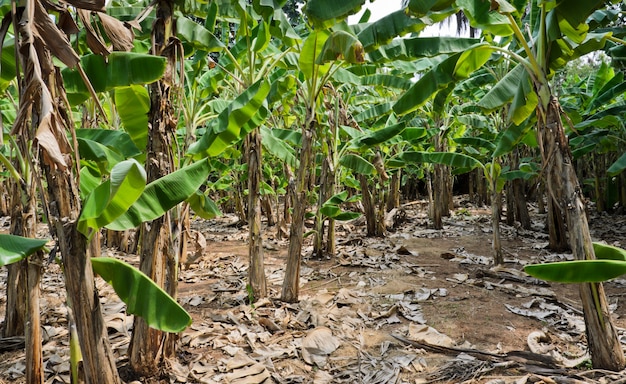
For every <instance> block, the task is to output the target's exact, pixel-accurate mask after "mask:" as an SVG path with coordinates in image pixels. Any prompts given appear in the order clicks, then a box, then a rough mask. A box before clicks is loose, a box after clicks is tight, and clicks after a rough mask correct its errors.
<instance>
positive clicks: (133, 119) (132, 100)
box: [114, 85, 150, 150]
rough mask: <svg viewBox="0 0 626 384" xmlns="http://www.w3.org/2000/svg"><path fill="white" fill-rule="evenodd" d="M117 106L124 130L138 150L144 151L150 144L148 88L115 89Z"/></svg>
mask: <svg viewBox="0 0 626 384" xmlns="http://www.w3.org/2000/svg"><path fill="white" fill-rule="evenodd" d="M114 95H115V97H114V100H115V106H116V108H117V113H118V115H119V116H120V120H121V122H122V126H123V127H124V130H125V131H126V132H127V133H128V134H129V135H130V138H131V139H132V140H133V143H135V145H136V146H137V148H139V149H141V150H144V149H145V148H146V145H147V143H148V112H149V111H150V95H149V94H148V90H147V89H146V87H144V86H141V85H131V86H129V87H120V88H116V89H115V93H114Z"/></svg>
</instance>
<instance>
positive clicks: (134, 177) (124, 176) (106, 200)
mask: <svg viewBox="0 0 626 384" xmlns="http://www.w3.org/2000/svg"><path fill="white" fill-rule="evenodd" d="M145 187H146V171H145V170H144V169H143V167H142V166H141V164H139V162H137V160H134V159H130V160H125V161H122V162H119V163H117V164H116V165H115V167H113V169H112V170H111V175H110V178H109V180H107V181H105V182H104V183H102V184H101V185H99V186H98V187H96V189H94V190H93V191H92V192H91V194H90V195H89V196H88V197H87V199H86V201H85V203H84V204H83V210H82V212H81V214H80V217H79V219H78V230H79V231H80V232H81V233H82V234H83V235H85V236H86V237H89V236H90V233H91V231H92V230H96V231H97V230H98V229H100V228H102V227H104V226H105V225H107V224H109V223H110V222H112V221H113V220H115V219H116V218H118V217H119V216H121V215H122V214H124V213H125V212H126V211H128V209H129V208H130V207H131V205H133V203H134V202H135V201H136V200H137V199H138V198H139V196H141V194H142V192H143V190H144V188H145Z"/></svg>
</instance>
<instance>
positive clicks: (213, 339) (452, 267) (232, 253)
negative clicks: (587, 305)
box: [0, 202, 626, 384]
mask: <svg viewBox="0 0 626 384" xmlns="http://www.w3.org/2000/svg"><path fill="white" fill-rule="evenodd" d="M458 205H459V208H457V209H456V211H455V212H454V213H453V214H452V216H451V217H449V218H446V219H445V226H444V229H443V230H441V231H436V230H433V229H431V228H430V227H429V225H428V219H427V216H426V212H425V211H424V210H423V209H420V207H423V206H424V205H423V204H408V205H406V207H405V209H406V221H405V222H404V223H402V224H401V225H399V226H398V227H397V228H396V229H394V230H390V231H389V233H388V236H387V237H385V238H383V239H380V238H367V237H364V233H365V228H364V225H363V224H361V223H359V221H358V220H357V221H356V222H354V223H345V224H339V225H338V230H337V239H338V241H337V243H338V244H337V253H338V254H337V256H336V257H335V258H332V259H325V260H314V259H310V258H307V257H306V255H310V254H311V251H312V248H311V247H310V246H309V247H305V249H304V250H303V255H305V257H304V260H303V264H302V271H301V275H302V278H301V291H300V301H299V302H298V303H294V304H289V303H283V302H281V301H279V300H278V297H279V296H280V290H281V284H282V281H283V278H284V266H285V263H286V253H287V242H286V241H285V240H279V239H276V238H275V234H276V232H277V229H276V228H266V234H265V241H264V254H265V262H266V275H267V278H268V286H269V287H270V297H269V298H268V299H264V300H260V301H258V302H256V303H255V304H254V306H251V305H250V304H249V303H248V293H247V291H246V276H247V254H248V251H247V243H246V238H247V228H245V227H244V228H239V227H238V226H237V225H236V221H237V219H236V218H235V217H234V216H231V215H224V216H222V217H220V218H218V219H215V220H211V221H196V222H195V223H194V224H193V230H194V233H193V235H194V236H193V238H194V239H195V240H196V241H194V242H192V243H194V244H190V251H191V253H192V255H191V256H190V258H189V263H188V265H187V268H186V269H185V270H184V271H182V273H181V281H180V301H181V303H182V304H183V306H184V307H185V308H186V309H187V310H188V311H189V312H190V313H191V315H192V317H193V324H192V325H191V326H190V327H189V328H188V329H187V330H186V331H185V332H183V333H182V334H181V335H180V339H179V349H178V350H179V353H178V358H177V359H176V360H172V361H168V362H167V369H166V370H164V372H163V374H162V375H161V376H160V377H159V378H150V379H145V378H137V377H132V376H131V375H130V374H128V369H127V365H128V362H127V359H126V358H125V354H126V350H127V347H128V342H129V340H130V332H131V328H132V317H131V316H127V315H126V314H125V312H124V305H123V304H122V303H120V302H119V300H118V299H117V297H116V296H115V294H114V293H113V291H112V289H110V288H109V287H108V286H107V285H106V284H105V283H104V282H103V281H102V280H98V283H97V285H98V289H99V290H100V294H101V298H102V302H103V307H104V314H105V319H106V321H107V324H108V327H109V334H110V339H111V344H112V346H113V349H114V352H115V354H116V356H117V357H118V359H119V360H118V366H119V367H120V372H121V373H122V376H123V378H124V379H125V380H127V381H128V382H135V383H137V382H141V383H239V384H241V383H250V384H254V383H355V382H356V383H426V382H452V383H460V382H468V383H493V384H495V383H536V382H543V383H553V382H555V383H579V382H580V383H582V382H588V383H618V382H620V383H623V382H625V381H624V380H625V379H624V377H626V372H621V373H613V372H604V371H599V370H592V369H590V368H589V365H590V364H589V359H588V356H586V355H585V345H586V340H585V339H586V337H585V333H584V322H583V319H582V313H581V311H580V301H579V298H578V291H577V288H576V286H571V285H562V284H552V285H548V284H545V283H541V282H539V281H537V280H533V279H530V278H529V277H528V276H526V275H525V274H524V273H523V272H521V269H522V267H523V265H525V264H528V263H537V262H546V261H557V260H566V259H569V258H571V256H570V255H568V254H555V253H550V252H549V251H547V250H546V249H545V246H546V245H547V235H546V234H545V233H544V224H543V223H544V222H545V217H544V216H542V215H539V214H537V213H536V212H534V213H533V220H534V221H533V229H532V230H523V229H520V228H516V227H510V226H507V225H505V224H502V227H501V232H502V241H503V248H504V251H505V259H506V263H505V265H504V266H502V267H499V268H492V267H491V266H490V260H491V236H492V234H491V222H490V218H489V209H487V208H481V209H477V208H476V207H473V206H471V205H469V204H464V203H462V202H461V203H459V204H458ZM590 223H591V226H592V235H593V237H594V240H596V241H600V240H602V241H606V242H608V243H609V244H613V245H617V246H621V247H626V242H625V240H624V237H623V234H624V233H626V216H623V215H612V216H609V215H597V214H591V217H590ZM7 226H8V224H7V223H6V222H5V227H4V229H6V228H7ZM198 234H200V235H201V236H200V235H198ZM308 241H310V239H309V240H308ZM103 254H108V255H113V256H116V257H120V258H123V259H124V260H126V261H128V262H131V263H134V264H137V260H138V256H136V255H129V254H121V253H120V252H118V251H115V250H110V249H105V250H103ZM5 287H6V271H4V270H3V271H2V274H1V275H0V289H2V290H4V289H5ZM624 287H626V280H625V279H616V280H613V281H612V282H610V283H607V284H606V285H605V288H606V291H607V295H608V298H609V302H610V303H611V306H612V310H613V313H614V319H615V325H616V326H617V328H618V329H619V334H620V337H621V341H622V344H623V345H624V348H626V331H625V330H624V328H626V304H625V303H624V295H626V294H625V293H624V292H626V291H625V290H624ZM42 289H43V291H42V317H43V318H42V323H43V327H44V331H45V332H44V336H45V338H44V340H43V341H44V366H45V371H46V378H47V383H69V347H68V334H67V329H66V325H67V320H66V309H65V304H64V299H65V297H64V292H63V282H62V278H61V275H60V271H59V267H58V266H57V265H50V266H48V267H47V269H46V272H45V275H44V278H43V283H42ZM5 304H6V298H5V296H4V295H2V296H1V297H0V306H1V307H2V309H0V319H2V318H3V317H4V306H5ZM24 369H25V367H24V354H23V351H15V352H6V353H3V354H0V383H14V382H15V383H24V382H25V379H24Z"/></svg>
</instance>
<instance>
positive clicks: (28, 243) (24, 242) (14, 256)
mask: <svg viewBox="0 0 626 384" xmlns="http://www.w3.org/2000/svg"><path fill="white" fill-rule="evenodd" d="M47 242H48V240H45V239H31V238H28V237H22V236H15V235H5V234H0V267H3V266H5V265H8V264H13V263H16V262H18V261H20V260H24V259H25V258H27V257H28V256H30V255H32V254H33V253H35V252H37V251H41V250H43V249H44V247H45V246H46V243H47Z"/></svg>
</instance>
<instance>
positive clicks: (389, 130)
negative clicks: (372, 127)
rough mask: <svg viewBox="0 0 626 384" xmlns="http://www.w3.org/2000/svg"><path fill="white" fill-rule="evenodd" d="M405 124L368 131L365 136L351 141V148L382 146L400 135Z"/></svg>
mask: <svg viewBox="0 0 626 384" xmlns="http://www.w3.org/2000/svg"><path fill="white" fill-rule="evenodd" d="M404 128H405V124H403V123H400V124H393V125H390V126H387V127H384V128H381V129H378V130H376V131H370V132H368V133H366V134H365V135H363V136H361V137H358V138H356V139H355V140H353V141H352V144H351V147H353V148H357V149H366V148H371V147H373V146H376V145H379V144H382V143H384V142H386V141H388V140H391V139H392V138H394V137H396V136H398V135H400V134H402V132H403V131H404Z"/></svg>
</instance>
